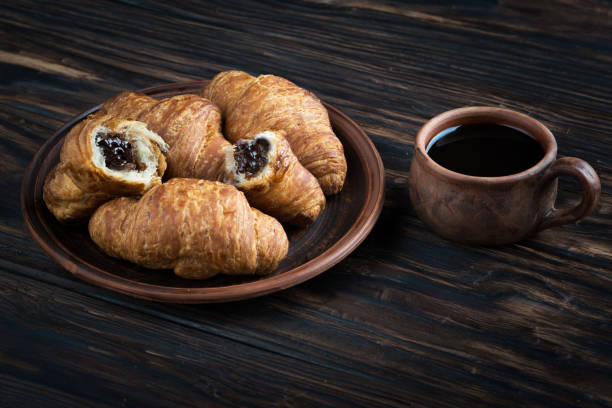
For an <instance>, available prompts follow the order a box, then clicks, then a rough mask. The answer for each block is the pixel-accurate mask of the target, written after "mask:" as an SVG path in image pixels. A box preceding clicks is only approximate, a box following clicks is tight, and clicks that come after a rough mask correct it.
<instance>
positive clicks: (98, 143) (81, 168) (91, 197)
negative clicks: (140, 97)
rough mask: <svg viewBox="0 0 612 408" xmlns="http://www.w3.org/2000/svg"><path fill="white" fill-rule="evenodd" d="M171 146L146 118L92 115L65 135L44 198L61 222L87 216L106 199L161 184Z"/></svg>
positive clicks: (137, 192)
mask: <svg viewBox="0 0 612 408" xmlns="http://www.w3.org/2000/svg"><path fill="white" fill-rule="evenodd" d="M167 149H168V145H167V144H166V143H165V142H164V141H163V139H162V138H161V137H160V136H159V135H157V134H156V133H155V132H152V131H151V130H149V129H147V127H146V125H145V124H144V123H142V122H137V121H131V120H116V119H113V118H110V117H109V116H103V115H100V116H92V117H89V118H87V119H85V120H83V121H81V122H80V123H78V124H77V125H76V126H75V127H73V128H72V130H71V131H70V132H69V133H68V135H66V138H65V141H64V145H63V146H62V150H61V152H60V162H59V164H57V165H56V166H55V167H54V168H53V169H52V170H51V172H50V173H49V174H48V175H47V178H46V179H45V183H44V186H43V200H44V201H45V204H46V205H47V208H49V210H50V211H51V212H52V213H53V215H54V216H55V217H56V218H57V219H58V220H59V221H61V222H66V223H70V222H80V221H86V220H87V219H88V218H89V216H90V215H91V214H92V213H93V212H94V211H95V210H96V208H97V207H98V206H100V205H101V204H103V203H104V202H106V201H109V200H111V199H113V198H115V197H118V196H124V195H128V196H129V195H141V194H143V193H144V192H145V191H147V190H149V189H150V188H152V187H154V186H156V185H159V184H161V178H162V175H163V174H164V171H165V170H166V160H165V158H164V155H163V153H162V151H165V150H167Z"/></svg>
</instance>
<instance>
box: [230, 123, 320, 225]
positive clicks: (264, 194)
mask: <svg viewBox="0 0 612 408" xmlns="http://www.w3.org/2000/svg"><path fill="white" fill-rule="evenodd" d="M258 139H264V140H266V141H267V143H268V145H269V150H268V152H267V154H266V158H267V164H266V165H265V166H264V167H263V168H262V169H261V170H259V172H258V173H256V174H255V175H252V176H250V177H249V176H247V175H245V174H242V173H240V172H239V171H238V165H237V163H236V161H235V157H234V155H235V152H234V149H235V147H234V146H231V147H226V148H225V154H226V158H225V178H224V182H226V183H230V184H232V185H234V186H236V187H237V188H238V189H239V190H240V191H242V192H244V194H245V196H246V197H247V199H248V200H249V203H250V204H251V205H252V206H253V207H255V208H257V209H259V210H261V211H263V212H264V213H266V214H268V215H271V216H273V217H275V218H276V219H278V220H279V221H281V222H284V223H289V224H293V225H297V226H301V227H303V226H307V225H309V224H311V223H312V222H314V220H315V219H316V218H317V217H318V216H319V214H320V213H321V211H323V209H324V208H325V195H324V194H323V191H322V190H321V187H320V186H319V183H318V181H317V179H316V178H315V177H314V176H313V175H312V174H311V173H310V172H309V171H308V170H306V169H305V168H304V166H302V165H301V164H300V162H299V161H298V159H297V157H295V155H294V154H293V152H292V151H291V147H290V146H289V143H288V142H287V140H286V139H285V138H284V137H283V134H282V133H281V132H272V131H267V132H262V133H259V134H257V135H255V137H254V140H258Z"/></svg>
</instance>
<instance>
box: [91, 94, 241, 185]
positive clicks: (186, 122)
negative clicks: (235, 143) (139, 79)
mask: <svg viewBox="0 0 612 408" xmlns="http://www.w3.org/2000/svg"><path fill="white" fill-rule="evenodd" d="M101 112H102V113H103V114H111V115H115V117H118V118H122V119H125V118H128V117H133V118H136V119H138V120H139V121H142V122H144V123H146V124H147V126H148V127H149V128H150V129H151V130H153V131H154V132H157V133H158V134H159V135H160V136H161V137H163V138H164V140H165V141H166V142H167V143H168V144H169V145H170V150H169V151H168V152H167V153H166V160H167V162H168V170H167V172H166V177H167V178H172V177H195V178H202V179H206V180H220V179H221V178H222V177H223V170H224V159H225V154H224V153H223V150H222V149H223V147H224V146H229V142H228V141H227V140H225V138H224V137H223V134H222V133H221V124H222V122H221V111H220V110H219V108H217V106H215V105H214V104H213V103H212V102H210V101H209V100H207V99H205V98H202V97H201V96H198V95H189V94H187V95H178V96H173V97H171V98H165V99H162V100H159V101H157V100H155V99H153V98H151V97H149V96H147V95H143V94H140V93H137V92H123V93H121V94H119V95H117V96H115V97H113V98H111V99H109V100H108V101H107V102H106V103H105V104H104V106H103V108H102V110H101Z"/></svg>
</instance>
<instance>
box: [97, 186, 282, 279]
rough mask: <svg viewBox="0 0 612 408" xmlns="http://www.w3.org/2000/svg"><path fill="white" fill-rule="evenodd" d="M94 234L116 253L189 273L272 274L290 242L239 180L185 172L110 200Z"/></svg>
mask: <svg viewBox="0 0 612 408" xmlns="http://www.w3.org/2000/svg"><path fill="white" fill-rule="evenodd" d="M89 234H90V236H91V238H92V240H93V241H94V242H95V243H96V244H97V245H98V246H99V247H100V248H101V249H102V250H103V251H104V252H106V253H107V254H109V255H110V256H113V257H117V258H122V259H126V260H128V261H130V262H133V263H136V264H139V265H142V266H145V267H147V268H152V269H170V268H171V269H174V273H175V274H176V275H178V276H181V277H183V278H190V279H204V278H208V277H211V276H214V275H216V274H219V273H225V274H230V275H251V274H255V275H263V274H267V273H270V272H272V271H273V270H274V269H275V268H276V267H277V265H278V263H279V262H280V260H281V259H282V258H283V257H284V256H285V255H286V253H287V250H288V245H289V243H288V240H287V235H286V234H285V231H284V230H283V227H282V226H281V225H280V223H279V222H278V221H276V220H275V219H274V218H272V217H270V216H268V215H265V214H263V213H261V212H259V211H258V210H256V209H252V208H250V207H249V204H248V202H247V200H246V198H245V197H244V194H242V193H241V192H240V191H238V190H237V189H236V188H235V187H233V186H231V185H228V184H223V183H221V182H216V181H207V180H198V179H186V178H174V179H171V180H170V181H168V182H166V183H164V184H162V185H160V186H157V187H155V188H153V189H151V190H150V191H148V192H147V193H146V194H145V195H143V196H142V197H141V198H140V199H139V200H136V199H134V198H128V197H122V198H118V199H115V200H113V201H110V202H108V203H106V204H104V205H103V206H101V207H100V208H99V209H98V210H97V211H96V212H95V213H94V215H93V216H92V217H91V219H90V221H89Z"/></svg>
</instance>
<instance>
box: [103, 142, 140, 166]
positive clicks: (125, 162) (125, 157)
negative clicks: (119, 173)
mask: <svg viewBox="0 0 612 408" xmlns="http://www.w3.org/2000/svg"><path fill="white" fill-rule="evenodd" d="M96 144H97V145H98V146H99V147H100V148H102V153H103V154H104V162H105V164H106V167H108V168H109V169H112V170H138V162H137V161H136V157H135V155H134V149H133V148H132V144H131V143H130V142H128V141H127V140H125V139H124V137H123V135H122V134H120V133H98V135H97V136H96Z"/></svg>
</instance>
